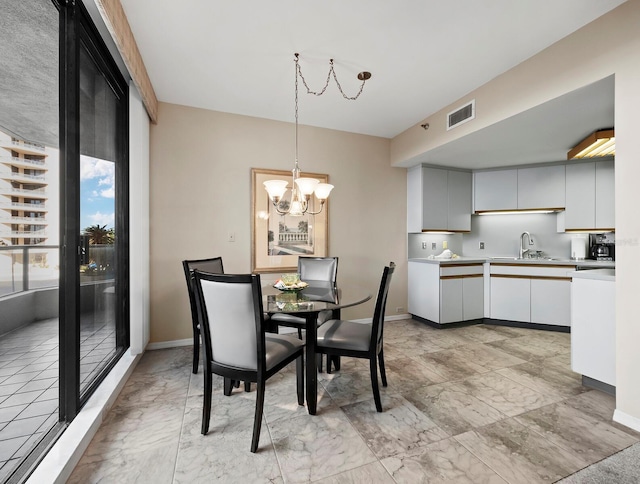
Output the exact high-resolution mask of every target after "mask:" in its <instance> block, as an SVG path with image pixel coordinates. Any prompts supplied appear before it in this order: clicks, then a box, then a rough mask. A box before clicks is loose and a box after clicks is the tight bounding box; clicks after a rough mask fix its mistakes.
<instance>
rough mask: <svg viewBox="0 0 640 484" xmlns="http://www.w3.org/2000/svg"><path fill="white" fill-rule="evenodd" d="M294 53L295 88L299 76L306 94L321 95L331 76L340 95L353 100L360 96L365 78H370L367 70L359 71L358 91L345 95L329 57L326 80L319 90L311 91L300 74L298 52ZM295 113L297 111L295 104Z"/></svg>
mask: <svg viewBox="0 0 640 484" xmlns="http://www.w3.org/2000/svg"><path fill="white" fill-rule="evenodd" d="M294 55H295V62H296V89H297V86H298V76H300V79H302V83H303V84H304V87H305V88H306V89H307V94H313V95H314V96H322V95H323V94H324V93H325V91H326V90H327V87H329V83H330V82H331V77H332V76H333V80H334V81H336V86H338V90H339V91H340V94H342V97H343V98H345V99H347V100H348V101H355V100H356V99H358V98H359V97H360V94H362V90H363V89H364V83H365V82H367V80H369V79H371V73H370V72H367V71H364V72H360V73H359V74H358V80H360V81H362V84H360V89H359V90H358V93H357V94H356V95H355V96H347V94H346V93H345V92H344V90H343V89H342V86H341V85H340V81H338V75H337V74H336V70H335V68H334V64H333V59H329V72H328V73H327V80H326V82H325V84H324V86H323V87H322V89H321V90H319V91H313V90H311V88H310V87H309V85H308V84H307V80H306V79H305V78H304V76H303V75H302V68H301V67H300V63H299V56H300V55H299V54H298V53H296V54H294ZM296 94H297V91H296ZM296 113H297V104H296Z"/></svg>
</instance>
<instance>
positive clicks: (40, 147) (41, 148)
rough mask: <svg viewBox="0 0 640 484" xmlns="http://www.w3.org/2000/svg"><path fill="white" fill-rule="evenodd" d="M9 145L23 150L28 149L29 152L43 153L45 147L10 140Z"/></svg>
mask: <svg viewBox="0 0 640 484" xmlns="http://www.w3.org/2000/svg"><path fill="white" fill-rule="evenodd" d="M11 144H12V145H13V146H20V147H23V148H29V149H30V150H36V151H42V152H43V153H44V150H45V147H44V146H43V145H37V144H35V143H30V142H28V141H19V140H15V139H12V140H11Z"/></svg>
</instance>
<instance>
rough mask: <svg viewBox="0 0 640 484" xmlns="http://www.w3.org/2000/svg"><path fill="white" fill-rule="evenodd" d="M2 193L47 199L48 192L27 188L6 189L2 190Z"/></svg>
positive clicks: (42, 189) (0, 190) (41, 189)
mask: <svg viewBox="0 0 640 484" xmlns="http://www.w3.org/2000/svg"><path fill="white" fill-rule="evenodd" d="M0 192H4V193H9V194H11V195H20V196H23V197H25V196H27V197H46V196H47V191H46V190H45V189H44V188H34V189H33V190H28V189H26V188H13V187H12V188H4V189H0Z"/></svg>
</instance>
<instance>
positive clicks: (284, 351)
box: [265, 333, 304, 370]
mask: <svg viewBox="0 0 640 484" xmlns="http://www.w3.org/2000/svg"><path fill="white" fill-rule="evenodd" d="M265 345H266V353H267V355H266V361H267V370H270V369H271V368H273V367H274V366H276V365H277V364H278V363H280V362H281V361H283V360H285V359H287V358H288V357H289V356H291V355H292V354H293V353H295V352H296V351H298V350H299V349H300V348H303V347H304V341H302V340H300V339H298V338H294V337H292V336H286V335H282V334H273V333H267V334H266V335H265Z"/></svg>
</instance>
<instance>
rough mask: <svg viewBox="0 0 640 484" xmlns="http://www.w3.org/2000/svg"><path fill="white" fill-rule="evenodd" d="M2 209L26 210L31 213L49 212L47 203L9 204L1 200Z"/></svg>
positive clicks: (0, 206)
mask: <svg viewBox="0 0 640 484" xmlns="http://www.w3.org/2000/svg"><path fill="white" fill-rule="evenodd" d="M0 208H12V209H16V208H18V209H24V210H28V211H30V212H47V211H48V210H47V204H46V203H22V202H8V201H4V200H2V199H0Z"/></svg>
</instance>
